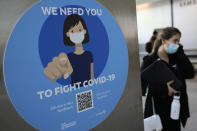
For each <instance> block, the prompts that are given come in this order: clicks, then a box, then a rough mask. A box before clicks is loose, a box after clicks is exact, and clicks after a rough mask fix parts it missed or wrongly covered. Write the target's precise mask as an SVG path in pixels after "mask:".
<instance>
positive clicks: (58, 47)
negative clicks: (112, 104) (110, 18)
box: [39, 5, 109, 85]
mask: <svg viewBox="0 0 197 131" xmlns="http://www.w3.org/2000/svg"><path fill="white" fill-rule="evenodd" d="M67 7H69V8H82V9H85V8H84V7H81V6H73V5H69V6H65V8H67ZM63 8H64V7H63ZM58 14H60V13H59V10H58ZM81 17H82V18H83V19H84V21H85V23H86V26H87V29H88V32H89V37H90V41H89V42H88V43H86V44H83V47H84V50H88V51H91V53H92V54H93V59H94V76H95V78H97V77H98V76H99V75H100V73H101V72H102V71H103V69H104V67H105V64H106V62H107V58H108V54H109V40H108V36H107V32H106V30H105V27H104V25H103V24H102V23H101V21H100V20H99V18H98V17H97V16H92V15H90V16H88V15H87V14H86V13H84V15H83V16H81ZM65 19H66V16H65V15H56V16H53V15H51V16H49V17H48V18H47V20H46V21H45V23H44V24H43V26H42V29H41V32H40V37H39V54H40V59H41V62H42V65H43V66H44V67H46V66H47V64H48V63H49V62H51V61H52V59H53V57H55V56H58V55H59V54H60V53H61V52H65V53H67V54H68V53H70V52H74V50H75V46H65V45H64V42H63V25H64V20H65ZM70 81H71V78H70V77H69V78H68V79H66V80H65V79H64V78H63V77H62V78H60V79H58V80H57V82H58V83H60V84H62V85H66V84H70Z"/></svg>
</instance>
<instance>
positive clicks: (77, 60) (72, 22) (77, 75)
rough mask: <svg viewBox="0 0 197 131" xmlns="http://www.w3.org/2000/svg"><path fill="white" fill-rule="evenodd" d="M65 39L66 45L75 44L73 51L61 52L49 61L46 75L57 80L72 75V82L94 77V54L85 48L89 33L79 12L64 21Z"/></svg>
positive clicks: (45, 71) (52, 79)
mask: <svg viewBox="0 0 197 131" xmlns="http://www.w3.org/2000/svg"><path fill="white" fill-rule="evenodd" d="M63 39H64V44H65V46H75V51H74V52H71V53H68V54H66V53H64V52H63V53H60V54H59V56H57V57H54V58H53V60H52V62H50V63H48V65H47V67H46V68H45V70H44V73H45V75H46V76H47V77H48V78H49V79H50V80H51V81H56V80H57V79H59V78H61V77H62V75H64V79H67V78H68V77H69V76H71V84H74V83H78V82H81V84H82V83H83V82H84V81H86V80H90V79H94V63H93V55H92V53H91V52H90V51H86V50H84V48H83V44H86V43H88V42H89V33H88V29H87V26H86V24H85V21H84V20H83V18H82V17H81V16H79V15H77V14H72V15H69V16H67V18H66V19H65V21H64V28H63Z"/></svg>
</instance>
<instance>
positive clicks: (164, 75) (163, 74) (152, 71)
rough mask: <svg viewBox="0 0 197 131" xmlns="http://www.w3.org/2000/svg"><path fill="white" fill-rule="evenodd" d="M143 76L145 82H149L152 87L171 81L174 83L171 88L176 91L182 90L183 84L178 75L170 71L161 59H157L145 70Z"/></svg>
mask: <svg viewBox="0 0 197 131" xmlns="http://www.w3.org/2000/svg"><path fill="white" fill-rule="evenodd" d="M141 76H142V78H143V79H144V80H146V81H148V82H149V83H150V84H151V85H161V84H167V82H169V81H174V82H173V83H172V84H171V86H172V88H174V89H175V90H180V88H181V86H182V82H181V81H180V80H179V79H178V78H177V77H176V75H175V74H174V73H173V72H172V71H171V70H170V69H169V67H168V66H167V65H166V64H165V63H164V62H163V61H162V60H160V59H157V60H156V61H155V62H153V63H152V64H151V65H149V66H148V67H147V68H145V69H144V70H143V71H142V73H141Z"/></svg>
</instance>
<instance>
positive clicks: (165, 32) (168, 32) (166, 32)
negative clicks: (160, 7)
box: [152, 27, 181, 53]
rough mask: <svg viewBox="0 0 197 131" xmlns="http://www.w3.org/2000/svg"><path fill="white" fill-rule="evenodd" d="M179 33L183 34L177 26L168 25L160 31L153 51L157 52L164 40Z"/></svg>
mask: <svg viewBox="0 0 197 131" xmlns="http://www.w3.org/2000/svg"><path fill="white" fill-rule="evenodd" d="M176 34H179V35H180V36H181V32H180V31H179V29H177V28H175V27H166V28H164V29H162V30H161V31H160V32H159V36H158V37H157V39H156V41H155V43H154V46H153V51H152V52H153V53H157V52H158V50H159V47H160V46H161V45H162V40H163V39H164V40H169V39H170V38H171V37H172V36H174V35H176Z"/></svg>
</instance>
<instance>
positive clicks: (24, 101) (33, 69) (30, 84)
mask: <svg viewBox="0 0 197 131" xmlns="http://www.w3.org/2000/svg"><path fill="white" fill-rule="evenodd" d="M67 5H76V6H83V7H85V8H99V9H102V11H103V15H102V16H99V17H98V18H99V19H100V21H101V23H103V25H104V27H105V29H106V32H107V35H108V38H109V53H108V59H107V62H106V64H105V67H104V69H103V70H102V72H101V73H100V75H98V77H101V76H108V75H110V74H115V75H116V78H115V80H114V81H111V82H107V83H105V84H100V85H94V86H92V87H87V88H81V89H80V90H76V91H73V92H69V93H67V94H63V95H57V96H53V97H50V98H48V99H43V100H40V97H39V95H38V94H37V92H39V91H43V90H47V89H54V88H55V87H58V86H61V84H59V83H56V82H50V81H49V80H48V78H47V77H46V76H45V75H44V73H43V70H44V67H43V65H42V63H41V60H40V54H39V49H38V47H39V45H38V43H39V38H40V31H41V30H42V27H43V24H44V23H45V21H46V20H47V19H48V18H49V16H47V15H43V13H42V11H41V7H42V6H44V7H45V6H46V7H63V6H67ZM90 45H91V44H90ZM101 57H102V56H101ZM3 71H4V79H5V84H6V87H7V91H8V95H9V97H10V99H11V101H12V103H13V105H14V107H15V108H16V110H17V112H18V113H19V114H20V115H21V117H23V118H24V120H26V121H27V122H28V123H29V124H31V125H32V126H33V127H35V128H36V129H38V130H41V131H60V130H61V129H60V125H61V123H64V122H66V123H69V122H71V121H76V122H77V125H75V126H72V127H70V128H68V130H71V131H87V130H89V129H92V128H94V127H95V126H97V125H98V124H99V123H101V122H102V121H103V120H105V119H106V118H107V117H108V116H109V114H110V113H111V112H112V111H113V110H114V108H115V107H116V105H117V103H118V101H119V100H120V97H121V95H122V93H123V91H124V87H125V84H126V80H127V75H128V49H127V46H126V41H125V39H124V36H123V33H122V31H121V30H120V27H119V25H118V24H117V22H116V20H115V19H114V17H113V16H112V15H111V14H110V13H109V12H108V11H107V10H106V9H105V8H104V7H103V6H102V5H100V4H99V3H97V2H96V1H95V0H89V1H79V0H65V1H63V0H53V1H51V0H43V1H41V2H39V3H37V4H36V5H34V6H33V7H32V8H31V9H29V10H28V11H27V12H26V13H25V14H24V16H23V17H22V18H21V19H20V20H19V22H18V23H17V24H16V26H15V28H14V30H13V32H12V34H11V36H10V38H9V41H8V44H7V47H6V51H5V55H4V70H3ZM88 90H92V93H93V101H94V108H92V109H90V110H87V111H84V112H81V113H77V105H76V94H77V93H80V92H83V91H88ZM105 91H110V93H109V94H108V96H107V98H105V99H101V100H99V99H96V94H98V93H102V92H105ZM70 101H72V102H73V103H75V104H74V108H73V110H68V111H65V112H61V113H58V112H54V111H51V110H50V107H51V106H53V105H58V104H62V103H65V102H70ZM103 110H105V111H106V113H105V114H103V115H101V116H96V114H97V113H99V112H102V111H103Z"/></svg>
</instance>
